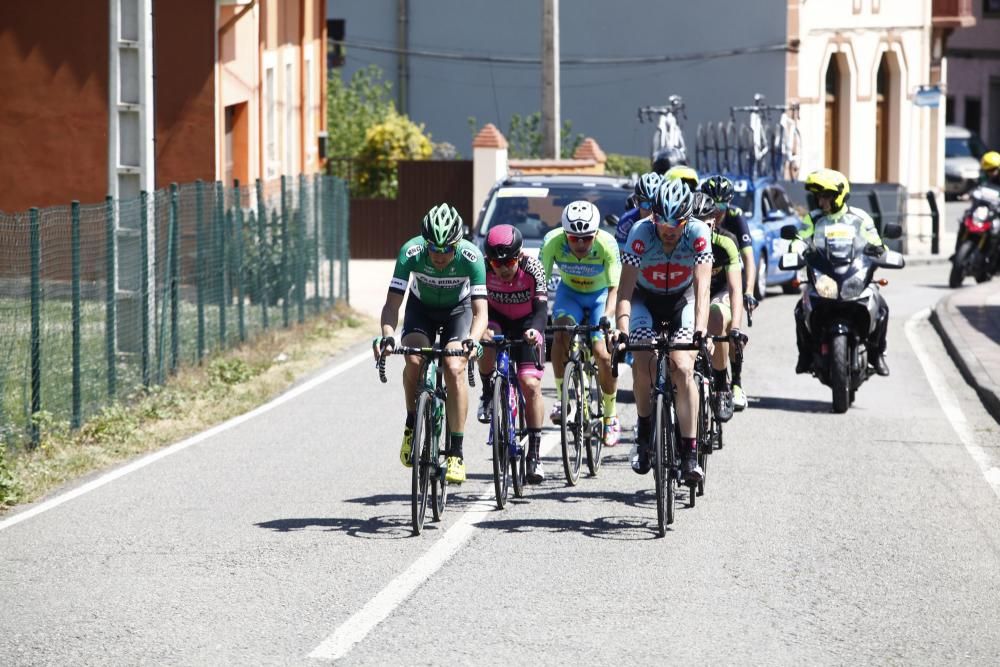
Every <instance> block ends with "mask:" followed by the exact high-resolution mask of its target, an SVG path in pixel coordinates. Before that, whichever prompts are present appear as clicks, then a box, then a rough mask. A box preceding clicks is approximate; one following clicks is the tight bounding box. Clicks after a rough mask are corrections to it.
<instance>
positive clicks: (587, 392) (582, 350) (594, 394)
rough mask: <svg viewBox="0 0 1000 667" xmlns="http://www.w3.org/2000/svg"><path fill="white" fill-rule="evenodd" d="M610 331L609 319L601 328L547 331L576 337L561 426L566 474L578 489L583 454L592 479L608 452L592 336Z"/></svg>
mask: <svg viewBox="0 0 1000 667" xmlns="http://www.w3.org/2000/svg"><path fill="white" fill-rule="evenodd" d="M609 330H610V324H609V323H608V321H607V319H606V318H601V323H600V324H599V325H597V326H594V325H591V324H554V325H550V326H548V327H546V328H545V331H546V333H550V332H551V333H555V332H557V331H565V332H568V333H569V334H570V335H571V336H572V337H573V338H572V341H571V343H570V350H569V360H568V361H567V362H566V369H565V370H564V371H563V388H562V395H561V396H559V401H560V405H561V408H562V423H561V425H560V430H561V441H562V459H563V472H564V473H565V474H566V483H567V484H569V485H570V486H576V483H577V482H578V481H579V479H580V465H581V463H582V462H583V452H584V450H586V452H587V468H588V469H589V470H590V474H591V476H594V475H597V473H598V471H599V470H600V469H601V456H602V453H603V450H604V401H603V400H601V386H600V382H599V381H598V376H597V364H596V363H595V362H594V355H593V352H592V351H591V349H590V340H589V338H590V334H592V333H593V332H595V331H603V332H604V333H605V334H606V333H607V332H608V331H609Z"/></svg>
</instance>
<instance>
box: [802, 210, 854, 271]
mask: <svg viewBox="0 0 1000 667" xmlns="http://www.w3.org/2000/svg"><path fill="white" fill-rule="evenodd" d="M813 244H814V246H815V248H816V250H817V251H818V252H820V253H822V254H823V255H825V256H826V257H827V259H828V260H829V262H830V264H832V265H833V266H835V267H836V266H846V265H849V264H851V263H852V262H853V261H854V257H855V253H858V254H860V253H861V252H863V251H864V248H865V241H864V239H862V238H861V235H860V234H859V233H858V226H857V225H853V224H851V223H850V222H848V221H844V222H835V223H831V224H827V225H823V226H822V228H820V229H817V230H816V233H815V235H814V236H813Z"/></svg>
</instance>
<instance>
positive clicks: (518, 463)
mask: <svg viewBox="0 0 1000 667" xmlns="http://www.w3.org/2000/svg"><path fill="white" fill-rule="evenodd" d="M524 410H525V407H524V397H523V396H521V392H520V391H519V392H517V431H516V432H515V438H517V443H516V444H517V446H516V447H515V448H514V454H513V456H511V457H510V473H511V475H510V476H511V481H512V482H513V483H514V497H515V498H523V497H524V479H525V476H526V475H527V474H528V470H527V467H526V462H525V457H526V456H527V454H528V428H527V426H526V425H525V422H524Z"/></svg>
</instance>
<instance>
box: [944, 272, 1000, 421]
mask: <svg viewBox="0 0 1000 667" xmlns="http://www.w3.org/2000/svg"><path fill="white" fill-rule="evenodd" d="M931 323H933V325H934V328H935V329H937V331H938V334H939V335H940V336H941V340H943V341H944V345H945V348H947V350H948V354H949V355H951V358H952V359H953V360H954V361H955V365H956V366H958V369H959V371H961V373H962V376H963V377H964V378H965V380H966V382H968V383H969V384H970V385H972V387H973V388H974V389H975V390H976V393H978V394H979V398H980V399H981V400H982V402H983V405H984V406H986V409H987V410H988V411H989V413H990V414H991V415H993V418H994V419H996V420H997V421H1000V291H998V290H997V284H996V283H994V282H992V281H991V282H985V283H982V284H981V285H975V284H973V285H971V286H970V285H969V279H966V285H965V287H962V288H960V289H956V290H954V291H952V292H949V293H948V294H947V295H946V296H945V297H943V298H942V299H941V300H940V301H938V303H937V305H936V306H934V309H933V311H932V312H931Z"/></svg>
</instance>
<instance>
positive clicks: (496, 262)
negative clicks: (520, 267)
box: [490, 257, 517, 269]
mask: <svg viewBox="0 0 1000 667" xmlns="http://www.w3.org/2000/svg"><path fill="white" fill-rule="evenodd" d="M516 265H517V257H508V258H507V259H491V260H490V266H492V267H493V268H494V269H499V268H501V267H507V268H508V269H510V268H513V267H514V266H516Z"/></svg>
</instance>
